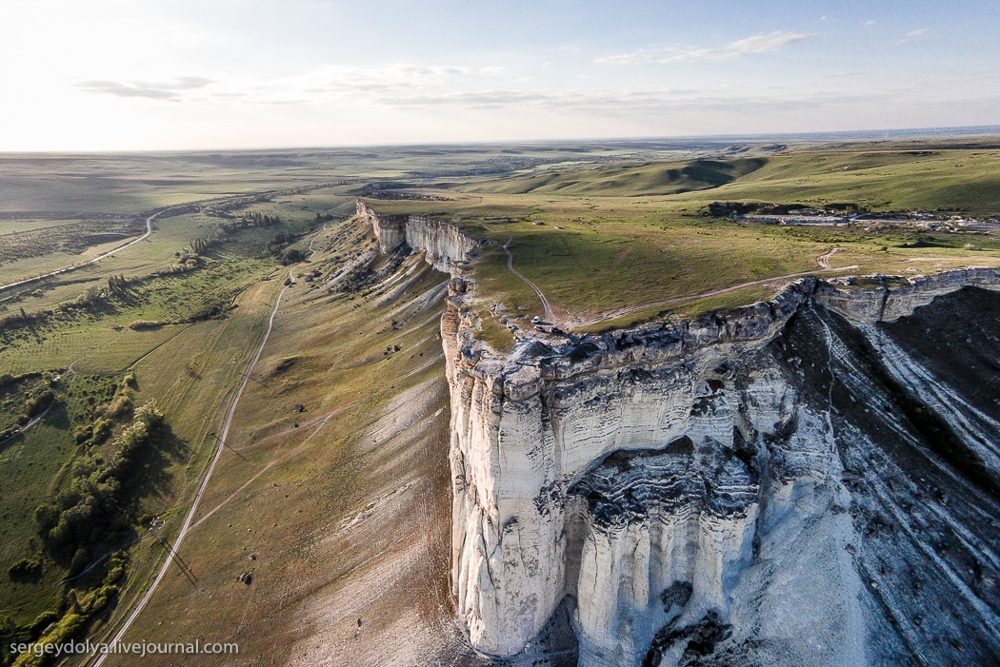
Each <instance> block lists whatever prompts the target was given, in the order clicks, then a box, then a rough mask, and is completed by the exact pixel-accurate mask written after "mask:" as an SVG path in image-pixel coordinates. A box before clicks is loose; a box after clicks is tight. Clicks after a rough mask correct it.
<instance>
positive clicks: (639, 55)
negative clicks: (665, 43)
mask: <svg viewBox="0 0 1000 667" xmlns="http://www.w3.org/2000/svg"><path fill="white" fill-rule="evenodd" d="M594 62H595V63H598V64H601V65H640V64H643V63H651V62H653V56H651V55H650V54H648V53H646V52H645V51H636V52H634V53H619V54H616V55H613V56H605V57H604V58H597V59H596V60H594Z"/></svg>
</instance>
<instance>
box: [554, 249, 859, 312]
mask: <svg viewBox="0 0 1000 667" xmlns="http://www.w3.org/2000/svg"><path fill="white" fill-rule="evenodd" d="M830 254H833V253H832V252H831V253H830ZM826 257H827V259H829V255H827V256H826ZM857 268H860V267H859V266H858V265H857V264H852V265H851V266H839V267H837V268H835V269H834V268H829V267H828V268H825V269H818V270H814V271H802V272H801V273H789V274H787V275H784V276H775V277H773V278H763V279H761V280H751V281H749V282H745V283H740V284H738V285H732V286H730V287H723V288H722V289H716V290H710V291H708V292H702V293H700V294H690V295H688V296H678V297H674V298H672V299H664V300H662V301H650V302H649V303H640V304H639V305H637V306H629V307H627V308H618V309H617V310H612V311H610V312H607V313H602V314H601V315H599V316H597V317H594V318H591V319H589V320H582V321H578V322H573V326H574V327H584V326H589V325H591V324H599V323H600V322H604V321H606V320H613V319H616V318H619V317H622V316H624V315H630V314H631V313H634V312H636V311H638V310H642V309H644V308H654V307H656V306H672V305H675V304H678V303H685V302H687V301H695V300H696V299H704V298H706V297H710V296H718V295H720V294H728V293H729V292H735V291H736V290H740V289H743V288H744V287H753V286H755V285H767V284H770V283H776V282H781V281H783V280H790V279H792V278H803V277H805V276H812V275H815V274H817V273H820V272H823V271H849V270H851V269H857Z"/></svg>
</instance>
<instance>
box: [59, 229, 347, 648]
mask: <svg viewBox="0 0 1000 667" xmlns="http://www.w3.org/2000/svg"><path fill="white" fill-rule="evenodd" d="M161 212H162V211H161ZM161 212H158V213H154V214H153V215H151V216H150V217H149V218H148V219H147V220H146V226H147V230H150V231H151V229H150V223H151V222H152V220H153V218H155V217H156V216H157V215H159V213H161ZM325 230H326V225H325V224H324V225H323V229H321V230H319V231H318V232H316V234H315V236H314V237H313V239H312V240H311V241H310V242H309V251H310V253H309V259H312V257H313V255H315V254H316V250H314V249H313V241H315V240H316V238H317V237H319V235H320V234H321V233H323V232H324V231H325ZM145 236H149V231H147V232H146V235H145ZM145 236H143V237H142V238H145ZM142 238H139V239H136V240H135V241H133V242H132V243H138V242H139V241H141V240H142ZM129 245H132V244H131V243H130V244H129ZM122 247H123V248H124V247H128V246H122ZM117 250H121V248H118V249H117ZM113 252H115V251H113ZM103 256H106V255H103ZM92 261H93V260H92ZM293 270H294V267H289V269H288V278H289V284H288V285H285V286H284V287H282V288H281V291H280V292H278V298H277V299H275V301H274V308H272V309H271V315H270V317H268V319H267V330H266V331H265V332H264V337H263V338H262V339H261V341H260V345H258V346H257V352H256V353H255V354H254V357H253V360H252V361H251V362H250V366H248V367H247V370H246V372H245V373H243V382H242V383H241V384H240V388H239V389H238V390H237V391H236V396H235V397H234V398H233V402H232V404H231V405H230V406H229V411H228V412H227V413H226V420H225V422H224V424H223V427H222V433H221V434H220V436H219V437H218V444H217V446H216V450H215V456H214V457H213V458H212V463H211V464H210V465H209V466H208V471H207V472H206V473H205V477H204V478H203V479H202V481H201V485H200V486H199V487H198V492H197V493H196V494H195V497H194V501H193V502H192V503H191V508H190V509H189V510H188V513H187V515H186V516H185V517H184V523H183V524H181V529H180V532H178V533H177V537H176V538H175V539H174V543H173V545H172V546H171V548H170V550H171V552H172V553H177V552H178V550H179V549H180V548H181V543H182V542H183V541H184V538H185V537H186V536H187V534H188V532H189V531H190V530H191V529H192V528H194V527H195V526H197V525H198V524H200V523H201V522H202V521H204V520H205V519H206V518H208V516H210V515H211V514H213V513H214V512H215V510H217V509H219V507H221V506H222V505H224V504H226V503H227V502H228V501H229V500H230V499H231V497H230V498H227V499H226V500H225V501H223V502H222V503H221V504H220V505H219V506H217V507H215V508H214V509H213V510H212V511H211V512H209V514H208V515H206V516H205V517H202V518H201V519H200V520H199V521H198V522H197V523H192V521H193V519H194V515H195V513H196V512H197V511H198V505H199V503H200V502H201V498H202V496H203V495H204V493H205V489H206V488H207V487H208V482H209V481H210V480H211V479H212V473H213V472H215V466H216V464H217V463H218V462H219V459H220V458H221V457H222V450H223V449H225V448H227V445H226V438H227V437H228V435H229V427H230V426H231V425H232V422H233V415H235V414H236V408H237V406H239V403H240V398H241V397H242V396H243V390H244V389H246V386H247V383H249V382H250V375H251V374H252V373H253V371H254V368H256V367H257V362H258V361H260V356H261V354H263V352H264V346H265V345H267V340H268V338H269V337H270V336H271V330H272V329H273V328H274V316H275V315H277V314H278V307H279V306H280V305H281V298H282V297H283V296H284V295H285V291H287V290H288V288H289V287H291V286H292V285H294V284H295V277H294V276H293V275H292V271H293ZM74 363H75V362H74ZM337 412H339V411H334V412H332V413H330V414H329V415H327V416H326V418H325V419H324V420H323V421H322V422H321V423H320V426H319V428H317V429H316V431H314V432H313V433H312V434H310V436H309V437H308V438H307V439H306V441H305V442H308V441H309V440H311V439H312V437H313V436H314V435H316V433H317V432H319V430H320V429H321V428H323V426H325V425H326V422H327V421H328V420H329V419H330V418H331V417H332V416H333V415H334V414H336V413H337ZM302 444H305V443H302ZM300 447H301V445H300ZM271 465H273V463H272V464H269V465H268V466H267V467H265V468H264V470H261V471H260V472H259V473H258V474H257V475H256V476H254V477H253V478H251V480H250V481H248V482H247V483H246V484H244V485H243V487H240V489H238V490H237V492H236V493H238V492H239V491H241V490H242V489H243V488H244V487H245V486H247V484H249V483H250V482H252V481H253V480H254V479H256V478H257V477H260V475H262V474H263V473H264V471H265V470H267V469H268V468H270V467H271ZM233 495H234V496H235V495H236V494H235V493H234V494H233ZM173 564H174V560H173V559H172V558H167V559H166V560H165V561H164V562H163V567H161V568H160V571H159V572H158V573H157V575H156V579H154V580H153V583H152V584H151V585H150V587H149V588H148V589H147V590H146V592H145V594H143V596H142V598H140V599H139V601H138V602H137V603H136V605H135V607H134V608H133V609H132V612H131V613H130V614H129V615H128V617H126V619H125V622H124V623H123V624H122V626H121V628H119V629H118V632H117V633H115V636H114V638H113V639H112V640H111V642H110V643H111V644H116V643H118V642H120V641H121V640H122V637H124V636H125V633H126V632H128V631H129V628H131V627H132V624H133V623H134V622H135V619H137V618H138V617H139V614H141V613H142V610H143V609H145V608H146V605H147V604H149V600H150V598H152V597H153V593H155V592H156V589H157V587H159V585H160V582H161V581H163V577H165V576H166V574H167V572H168V571H169V570H170V567H171V565H173ZM108 655H110V654H102V655H101V656H99V657H98V658H97V660H96V661H95V662H93V663H92V664H93V667H100V666H101V665H102V664H104V660H105V659H106V658H107V656H108Z"/></svg>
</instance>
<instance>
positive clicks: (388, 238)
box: [356, 199, 479, 275]
mask: <svg viewBox="0 0 1000 667" xmlns="http://www.w3.org/2000/svg"><path fill="white" fill-rule="evenodd" d="M356 206H357V212H358V215H359V216H361V217H363V218H365V219H366V220H368V222H370V223H371V225H372V228H373V229H374V231H375V236H376V238H378V243H379V249H380V250H381V251H382V252H384V253H392V252H396V251H397V250H400V249H401V248H404V247H407V248H409V249H410V250H412V251H413V252H422V253H424V258H425V259H426V261H427V263H428V264H430V265H431V266H433V267H434V268H435V269H437V270H438V271H442V272H444V273H451V274H452V275H456V274H457V273H459V272H460V267H461V266H463V265H464V264H466V263H467V262H468V260H469V259H470V253H472V252H473V251H474V250H475V249H476V248H477V247H478V246H479V243H478V242H477V241H475V240H474V239H471V238H469V237H468V236H466V235H465V234H463V233H462V232H461V231H460V230H459V229H458V227H456V226H455V225H452V224H450V223H447V222H443V221H441V220H435V219H433V218H429V217H426V216H420V215H389V214H384V213H378V212H376V211H375V210H374V209H372V208H370V207H369V206H367V205H366V204H365V203H364V202H363V201H361V200H360V199H359V200H358V201H357V205H356Z"/></svg>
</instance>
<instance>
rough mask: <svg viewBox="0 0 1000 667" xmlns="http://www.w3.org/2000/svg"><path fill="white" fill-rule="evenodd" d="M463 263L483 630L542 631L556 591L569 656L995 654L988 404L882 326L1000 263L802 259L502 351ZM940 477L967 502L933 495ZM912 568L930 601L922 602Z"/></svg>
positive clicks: (462, 429) (958, 294)
mask: <svg viewBox="0 0 1000 667" xmlns="http://www.w3.org/2000/svg"><path fill="white" fill-rule="evenodd" d="M459 282H460V281H453V283H454V284H453V289H452V297H451V299H450V300H449V306H448V310H447V312H446V313H445V315H444V316H443V319H442V325H441V331H442V338H443V341H444V346H445V351H446V359H447V374H448V383H449V387H450V392H451V407H452V416H451V425H452V426H451V438H452V442H451V468H452V475H453V483H454V487H453V488H454V509H453V543H452V544H453V560H452V565H453V569H452V586H453V592H454V593H455V595H456V596H457V601H458V611H459V614H460V615H461V617H462V618H463V620H464V621H465V623H466V625H467V627H468V630H469V636H470V640H471V643H472V645H473V646H474V647H476V648H477V649H478V650H480V651H483V652H484V653H488V654H491V655H497V656H516V655H518V654H523V651H525V650H526V647H528V648H527V650H529V651H531V650H535V651H537V650H538V646H539V645H540V644H542V643H544V641H543V640H544V638H545V637H548V636H551V634H552V624H553V622H554V620H553V619H556V618H557V617H559V616H560V614H562V615H565V611H566V610H569V616H570V624H571V626H572V633H573V637H572V640H573V644H574V648H573V651H574V652H575V654H574V655H575V656H576V657H575V658H574V659H573V660H569V661H568V662H566V664H573V662H574V660H577V659H578V664H580V665H607V664H619V665H658V664H663V665H674V664H689V663H691V662H692V661H696V660H695V659H696V658H697V662H698V664H717V663H718V664H747V665H750V664H788V665H792V664H795V665H832V664H856V665H863V664H880V663H882V662H886V661H888V662H893V661H894V660H895V658H894V657H893V656H898V655H907V656H911V657H912V659H913V660H915V661H920V660H926V659H929V660H930V662H932V663H938V662H939V661H940V660H947V659H958V658H959V657H964V658H965V659H966V660H968V659H969V657H970V655H976V656H979V658H980V659H981V660H986V661H987V662H989V661H992V660H998V659H1000V639H998V631H997V628H998V627H1000V624H998V621H1000V616H998V613H1000V603H998V602H997V600H1000V596H997V595H996V593H997V592H998V591H997V581H1000V568H998V566H1000V560H993V557H994V556H995V554H994V552H993V551H992V550H991V548H989V547H984V545H990V544H993V543H995V540H996V538H998V537H1000V532H998V524H997V521H996V519H997V518H1000V512H998V505H997V498H998V493H997V490H998V489H1000V457H998V452H1000V447H998V443H1000V421H998V417H1000V415H998V414H996V412H997V411H996V410H995V409H994V410H993V411H992V413H990V412H988V411H982V410H977V409H972V408H971V407H970V405H971V403H970V402H969V400H968V399H967V398H965V397H963V396H962V395H961V392H959V391H957V390H956V389H955V388H954V387H952V386H950V385H949V383H948V381H947V380H946V379H942V378H939V377H936V376H935V375H934V374H933V373H932V372H931V371H929V370H928V364H929V362H928V361H927V360H925V359H921V358H920V357H919V355H916V354H911V353H909V352H907V350H906V344H905V341H898V340H897V337H894V336H893V334H892V331H893V329H892V326H893V325H892V324H891V323H892V322H895V321H898V320H900V319H901V318H902V319H913V318H914V313H915V311H917V310H918V309H920V308H921V307H926V306H927V305H928V304H930V303H932V302H934V301H935V300H936V299H942V298H947V295H953V298H955V299H959V300H961V299H962V298H966V297H967V295H968V294H969V293H970V292H974V293H977V294H978V293H984V294H988V295H989V299H993V301H994V302H996V301H997V300H998V299H1000V297H998V296H997V295H995V294H993V293H992V290H998V289H1000V273H998V272H997V271H996V270H993V269H968V270H962V271H954V272H950V273H946V274H940V275H936V276H927V277H917V278H911V279H908V280H904V279H900V278H887V277H874V278H867V279H860V280H858V279H847V280H843V281H840V282H839V283H838V282H833V283H824V282H819V281H816V280H814V279H802V280H799V281H797V282H795V283H793V284H791V285H789V286H788V287H787V288H786V289H785V290H784V291H783V292H782V293H781V294H780V295H778V296H777V297H776V298H775V299H774V300H772V301H770V302H766V303H758V304H755V305H753V306H749V307H746V308H742V309H738V310H736V311H733V312H730V313H726V314H722V315H712V316H707V317H704V318H700V319H696V320H692V321H689V322H683V323H680V324H663V323H660V324H650V325H647V326H643V327H639V328H636V329H633V330H628V331H617V332H613V333H610V334H606V335H603V336H582V337H577V336H572V335H566V336H546V335H540V334H539V335H537V336H534V337H528V338H524V339H522V340H521V341H520V342H519V343H518V344H517V346H516V348H515V349H514V350H513V352H512V353H510V354H509V355H499V354H497V353H495V352H494V351H493V350H491V349H490V348H489V347H488V346H486V345H485V344H484V343H482V342H481V341H480V340H478V339H477V337H476V332H475V323H474V322H473V321H472V320H471V319H470V317H469V316H467V315H465V314H463V309H462V300H463V298H466V297H464V296H463V295H462V294H461V292H462V289H461V285H460V284H458V283H459ZM984 290H990V291H989V292H984ZM917 319H919V316H917ZM998 321H1000V320H998ZM946 325H947V323H945V322H937V323H936V324H934V325H933V326H928V327H925V329H927V332H928V335H931V334H932V332H933V329H934V326H946ZM995 328H998V327H995ZM997 340H1000V338H998V339H997ZM993 349H994V350H996V345H995V343H994V348H993ZM995 407H996V406H995V405H993V408H995ZM931 475H933V476H934V477H935V478H936V481H935V482H933V483H929V482H928V481H927V480H928V477H929V476H931ZM956 479H961V480H963V484H964V486H963V487H962V490H961V491H949V492H948V493H955V494H958V495H962V496H963V502H964V503H967V504H968V507H974V508H975V510H974V511H973V510H968V511H967V509H968V508H967V507H963V508H961V509H959V508H957V503H956V505H950V504H947V503H945V502H942V501H941V500H940V499H939V498H937V497H936V496H935V493H936V491H933V490H929V489H943V488H945V487H954V486H955V480H956ZM977 516H990V517H992V519H991V521H992V523H978V519H977ZM928 532H929V533H931V534H934V535H939V534H947V535H949V537H948V538H939V537H935V538H931V537H929V536H928ZM937 539H947V540H950V541H951V542H953V544H954V546H955V547H957V546H958V545H959V544H962V545H964V546H963V547H959V548H958V549H957V551H950V552H946V553H944V554H942V553H938V552H937V551H935V549H936V548H937V547H936V546H933V544H934V542H935V540H937ZM928 542H930V543H931V545H928ZM973 546H974V547H975V548H972V547H973ZM977 548H985V553H986V556H985V559H984V557H983V556H973V555H972V554H974V553H975V551H976V549H977ZM963 549H965V551H964V552H963V553H958V551H962V550H963ZM968 558H974V559H975V562H976V565H974V566H973V567H972V569H971V570H970V569H969V566H968V563H967V562H966V559H968ZM969 572H974V573H975V574H974V576H973V575H970V574H968V573H969ZM918 573H919V574H918ZM914 587H916V588H918V589H920V590H923V591H925V593H926V595H928V596H929V597H930V598H932V599H933V604H935V605H938V606H941V607H942V611H941V612H940V613H938V614H935V615H934V617H933V618H930V617H929V616H930V615H929V614H927V613H926V612H922V617H921V614H918V613H916V612H915V610H914V609H913V608H912V604H911V603H910V601H909V600H910V597H911V596H912V590H913V589H914ZM948 637H952V638H954V641H951V642H950V643H949V641H946V639H944V638H948ZM562 641H563V643H564V644H565V638H563V640H562ZM558 653H560V654H561V655H565V648H563V650H561V651H560V652H558ZM553 655H554V653H553ZM557 662H558V661H557Z"/></svg>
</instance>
